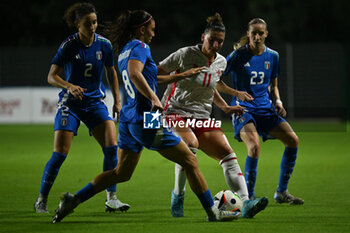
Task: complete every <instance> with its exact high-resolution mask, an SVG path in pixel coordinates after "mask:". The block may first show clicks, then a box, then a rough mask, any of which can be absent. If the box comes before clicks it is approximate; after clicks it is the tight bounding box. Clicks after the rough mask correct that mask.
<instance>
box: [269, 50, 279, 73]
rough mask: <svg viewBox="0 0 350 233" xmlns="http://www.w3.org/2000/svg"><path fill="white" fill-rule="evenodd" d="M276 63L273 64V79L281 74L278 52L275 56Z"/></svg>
mask: <svg viewBox="0 0 350 233" xmlns="http://www.w3.org/2000/svg"><path fill="white" fill-rule="evenodd" d="M274 63H275V65H274V66H273V70H272V77H271V78H273V79H274V78H278V77H279V74H280V57H279V54H278V53H276V55H275V56H274Z"/></svg>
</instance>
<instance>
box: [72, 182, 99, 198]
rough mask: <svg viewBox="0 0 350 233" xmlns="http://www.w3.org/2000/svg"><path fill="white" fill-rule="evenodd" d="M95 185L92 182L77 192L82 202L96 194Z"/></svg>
mask: <svg viewBox="0 0 350 233" xmlns="http://www.w3.org/2000/svg"><path fill="white" fill-rule="evenodd" d="M95 194H96V193H95V190H94V187H93V186H92V184H91V183H88V184H87V185H86V186H85V187H84V188H82V189H80V190H79V191H78V192H76V194H75V195H76V196H77V197H78V198H79V200H80V202H84V201H86V200H88V199H90V198H91V197H93V196H94V195H95Z"/></svg>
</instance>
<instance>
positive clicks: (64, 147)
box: [34, 130, 74, 213]
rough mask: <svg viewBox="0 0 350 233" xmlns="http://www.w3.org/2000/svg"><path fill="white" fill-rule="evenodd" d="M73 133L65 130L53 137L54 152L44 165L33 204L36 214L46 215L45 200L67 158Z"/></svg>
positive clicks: (59, 131) (58, 131)
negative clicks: (38, 189)
mask: <svg viewBox="0 0 350 233" xmlns="http://www.w3.org/2000/svg"><path fill="white" fill-rule="evenodd" d="M73 137H74V133H73V132H72V131H67V130H56V131H55V135H54V151H53V153H52V155H51V158H50V159H49V161H48V162H47V163H46V165H45V168H44V171H43V175H42V178H41V186H40V194H39V197H38V199H37V201H36V202H35V204H34V210H35V211H36V212H37V213H48V211H47V199H48V196H49V193H50V190H51V188H52V186H53V183H54V182H55V180H56V177H57V175H58V172H59V170H60V168H61V166H62V164H63V162H64V160H65V159H66V157H67V154H68V152H69V149H70V146H71V143H72V140H73Z"/></svg>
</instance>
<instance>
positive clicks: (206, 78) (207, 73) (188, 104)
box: [159, 45, 227, 119]
mask: <svg viewBox="0 0 350 233" xmlns="http://www.w3.org/2000/svg"><path fill="white" fill-rule="evenodd" d="M159 64H160V65H161V66H162V68H163V69H164V71H165V72H167V73H171V72H173V71H176V72H178V73H182V72H184V71H186V70H189V69H191V68H194V67H202V66H206V67H208V69H206V70H204V71H203V72H201V73H199V74H197V75H195V76H194V77H193V76H191V77H188V78H185V79H182V80H180V81H178V82H174V83H171V84H169V85H168V87H167V89H166V91H165V93H164V96H163V98H162V104H163V106H164V109H165V112H164V113H165V114H178V115H181V116H186V117H193V118H197V119H204V118H209V117H210V113H211V110H212V102H213V98H214V90H215V87H216V84H217V82H218V81H220V76H221V74H222V73H223V72H224V71H225V68H226V64H227V63H226V59H225V58H224V57H223V56H222V55H220V54H218V53H216V57H215V59H214V61H213V62H212V63H211V64H209V63H208V58H207V57H206V56H205V55H204V54H203V53H202V51H201V45H196V46H189V47H184V48H181V49H179V50H177V51H176V52H174V53H172V54H170V55H169V56H168V57H167V58H165V59H164V60H163V61H161V62H160V63H159Z"/></svg>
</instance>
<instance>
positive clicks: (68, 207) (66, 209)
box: [52, 193, 79, 223]
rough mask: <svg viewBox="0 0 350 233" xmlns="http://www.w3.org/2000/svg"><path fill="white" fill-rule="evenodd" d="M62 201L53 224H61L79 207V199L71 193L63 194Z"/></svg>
mask: <svg viewBox="0 0 350 233" xmlns="http://www.w3.org/2000/svg"><path fill="white" fill-rule="evenodd" d="M60 199H61V201H60V204H59V205H58V208H57V210H56V214H55V215H54V216H53V219H52V222H53V223H56V222H61V220H62V219H63V218H64V217H66V216H67V215H68V214H70V213H73V210H74V208H75V207H77V206H78V204H79V201H78V199H77V198H76V197H75V196H74V195H73V194H71V193H63V194H62V195H61V197H60Z"/></svg>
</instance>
